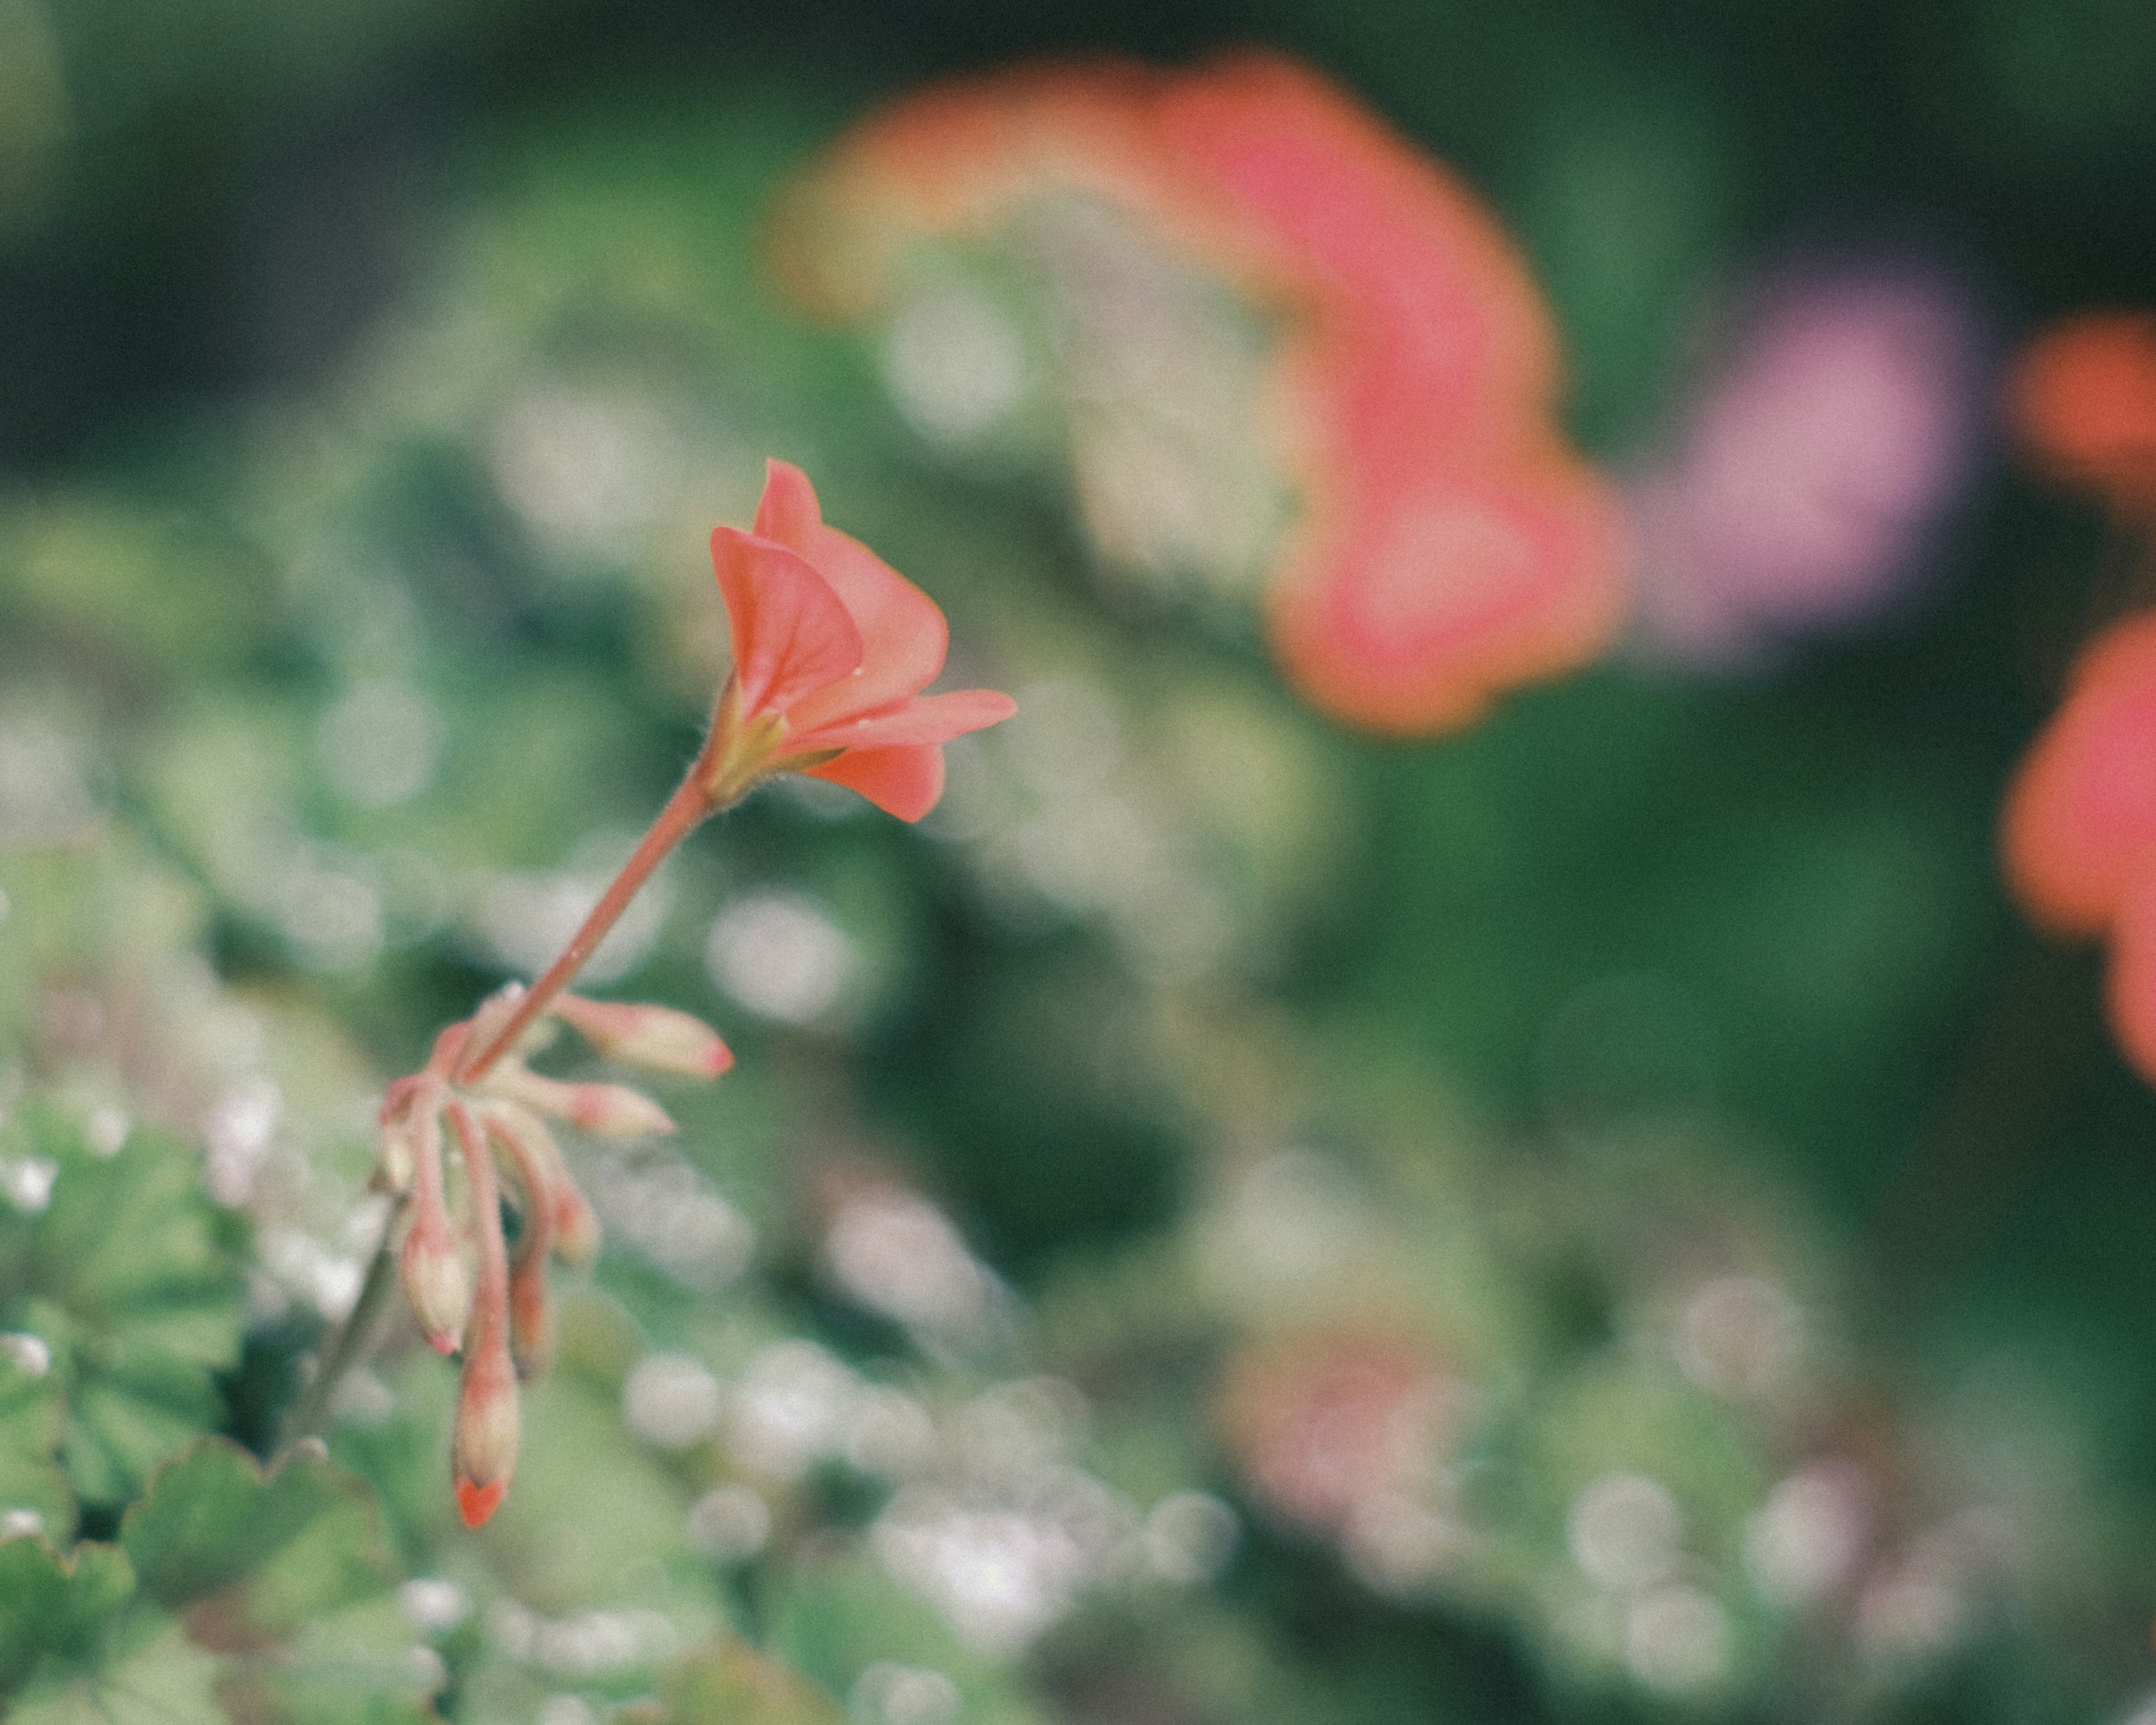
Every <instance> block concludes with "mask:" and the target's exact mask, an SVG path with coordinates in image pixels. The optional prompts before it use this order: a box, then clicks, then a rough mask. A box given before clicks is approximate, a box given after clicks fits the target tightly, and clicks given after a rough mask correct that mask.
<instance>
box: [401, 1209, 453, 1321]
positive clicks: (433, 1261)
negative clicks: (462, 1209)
mask: <svg viewBox="0 0 2156 1725" xmlns="http://www.w3.org/2000/svg"><path fill="white" fill-rule="evenodd" d="M397 1273H398V1277H399V1279H400V1280H401V1281H403V1284H404V1297H405V1298H406V1299H407V1300H409V1301H411V1302H412V1311H413V1316H415V1317H418V1320H419V1327H420V1328H421V1329H423V1330H424V1331H425V1332H427V1340H428V1341H429V1343H433V1345H434V1349H435V1351H436V1352H437V1353H455V1352H456V1347H457V1342H458V1339H459V1337H462V1336H463V1334H464V1332H465V1319H466V1318H467V1317H470V1315H471V1282H470V1279H469V1278H467V1277H466V1276H465V1262H464V1259H463V1257H462V1256H461V1255H459V1252H458V1250H457V1242H456V1236H455V1235H453V1234H452V1233H451V1232H450V1231H449V1218H448V1217H447V1216H446V1215H445V1214H443V1213H442V1211H441V1210H440V1209H439V1207H437V1208H435V1209H434V1210H432V1211H431V1213H430V1212H429V1211H428V1210H426V1209H422V1210H421V1211H420V1212H419V1214H417V1215H415V1216H413V1219H412V1229H411V1232H409V1233H408V1234H407V1235H405V1236H404V1250H403V1253H402V1254H401V1255H399V1256H398V1260H397Z"/></svg>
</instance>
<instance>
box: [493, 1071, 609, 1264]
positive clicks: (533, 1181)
mask: <svg viewBox="0 0 2156 1725" xmlns="http://www.w3.org/2000/svg"><path fill="white" fill-rule="evenodd" d="M483 1113H484V1114H485V1119H486V1124H487V1129H488V1130H489V1131H490V1132H493V1133H494V1134H495V1136H496V1137H499V1138H500V1140H501V1141H502V1142H503V1143H505V1144H506V1145H507V1146H508V1147H509V1149H510V1153H511V1154H512V1155H513V1156H515V1157H516V1161H517V1167H518V1169H519V1178H520V1179H521V1183H522V1184H523V1186H524V1189H525V1191H526V1194H533V1193H535V1192H536V1191H537V1190H539V1189H544V1190H545V1192H546V1194H547V1196H546V1199H545V1200H544V1202H545V1203H546V1204H547V1209H548V1222H549V1229H550V1232H551V1235H552V1244H553V1249H554V1255H555V1256H556V1257H557V1258H559V1259H560V1260H562V1262H563V1263H564V1264H570V1265H573V1266H576V1267H577V1269H579V1270H582V1269H584V1268H586V1267H587V1266H589V1265H590V1264H591V1262H592V1261H593V1260H594V1259H595V1258H597V1257H598V1255H599V1223H598V1217H597V1216H595V1215H593V1214H592V1207H591V1205H590V1204H588V1203H586V1202H585V1200H584V1194H583V1193H581V1192H579V1191H578V1190H577V1187H576V1183H575V1182H574V1181H572V1180H571V1179H570V1178H569V1170H568V1167H567V1164H566V1163H564V1162H563V1161H562V1147H561V1146H560V1145H558V1144H557V1143H556V1142H554V1135H553V1133H552V1132H548V1131H547V1122H545V1121H543V1120H542V1119H541V1118H540V1117H538V1116H537V1115H536V1114H534V1113H533V1112H532V1111H531V1110H530V1109H529V1108H526V1107H525V1106H522V1105H521V1103H517V1102H506V1101H495V1102H489V1103H487V1104H486V1106H485V1108H484V1110H483Z"/></svg>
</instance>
